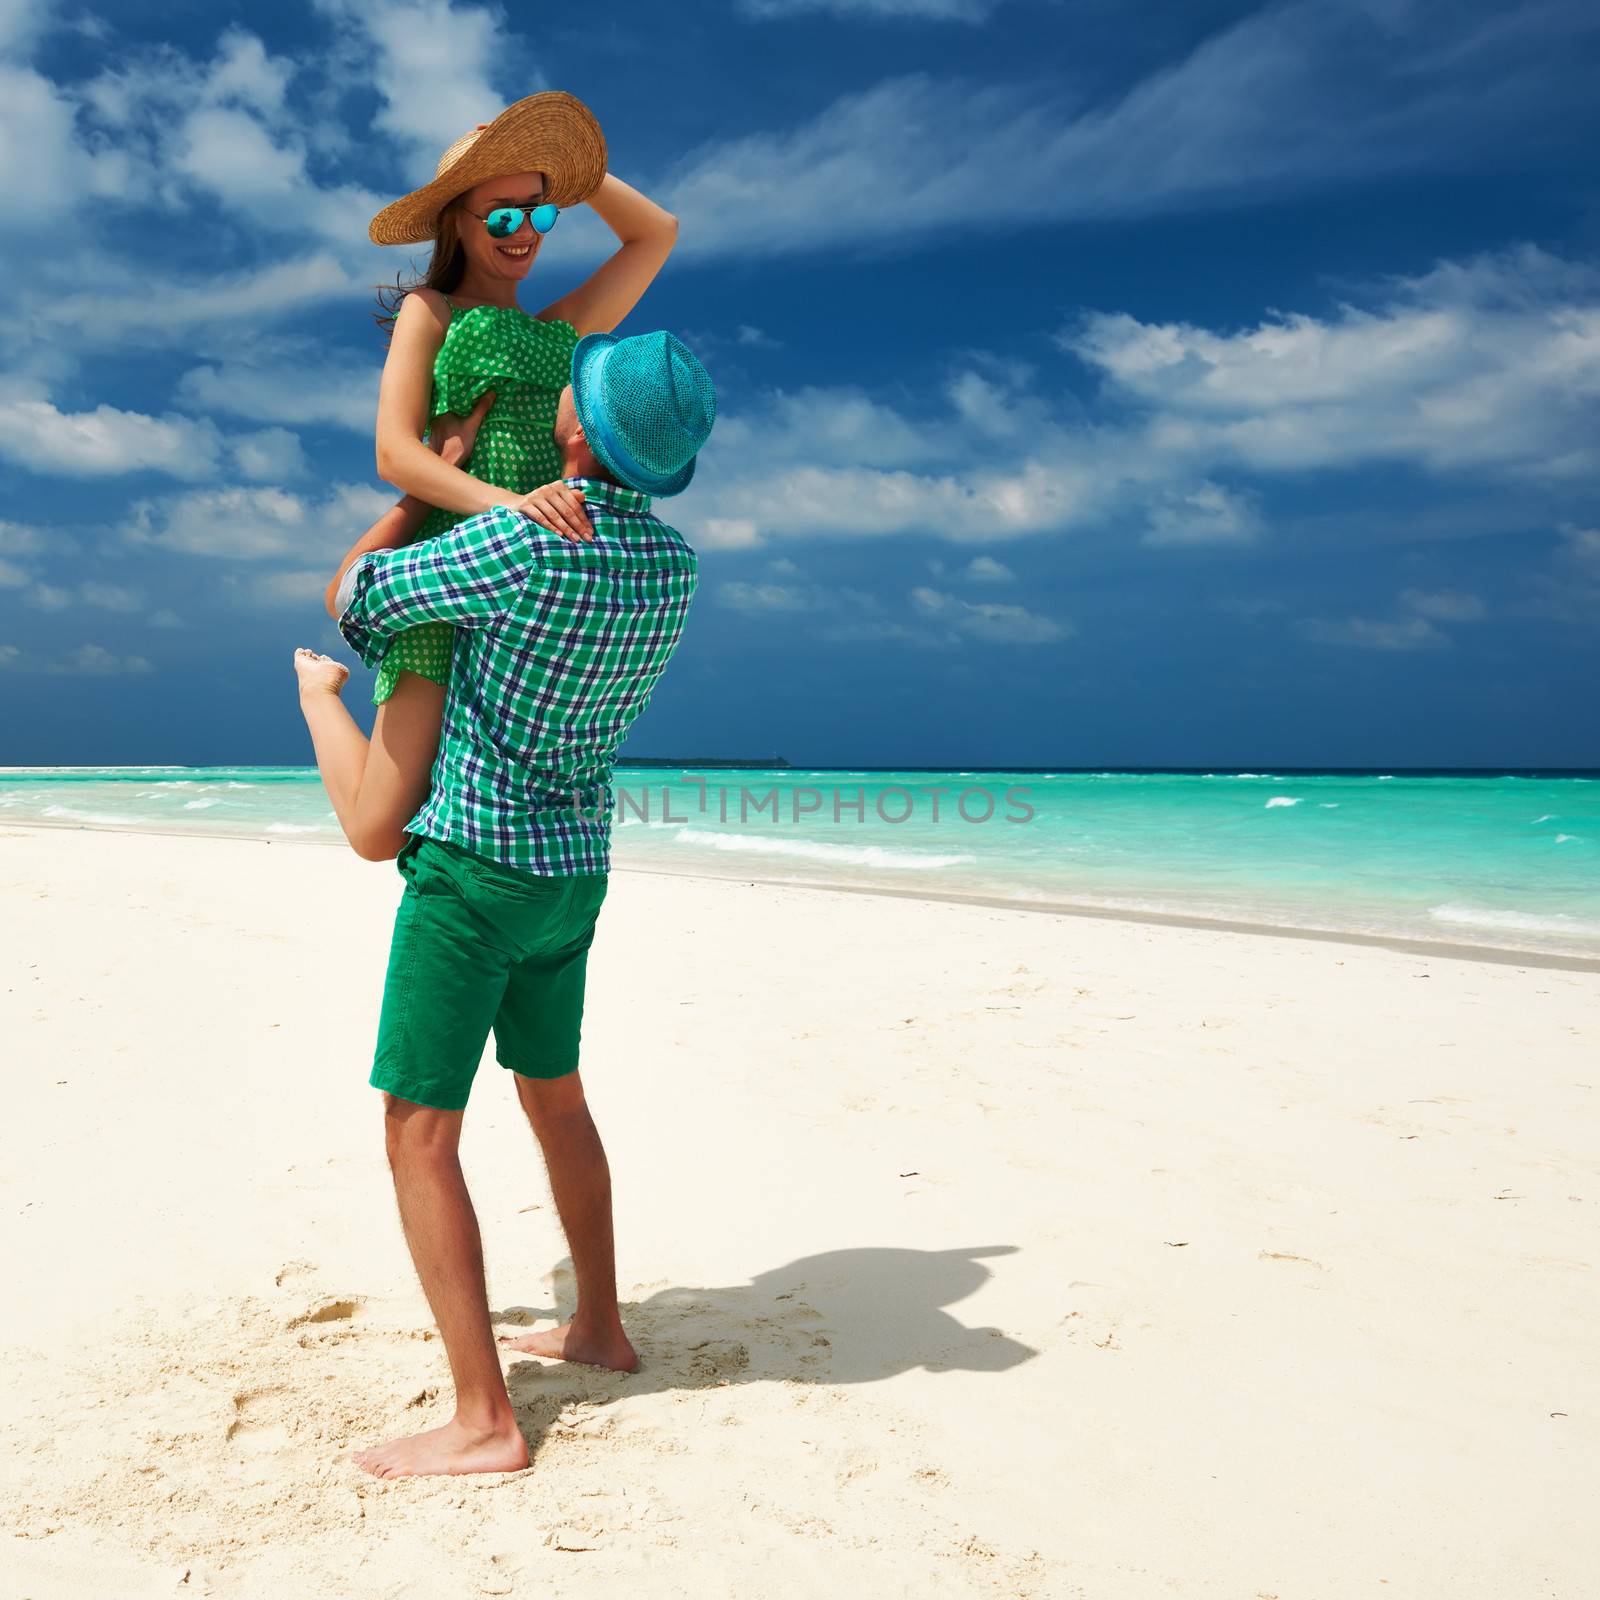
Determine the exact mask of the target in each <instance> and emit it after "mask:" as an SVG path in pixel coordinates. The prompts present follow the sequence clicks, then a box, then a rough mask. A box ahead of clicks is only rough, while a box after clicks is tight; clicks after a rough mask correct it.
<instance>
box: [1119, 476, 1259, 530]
mask: <svg viewBox="0 0 1600 1600" xmlns="http://www.w3.org/2000/svg"><path fill="white" fill-rule="evenodd" d="M1260 532H1261V521H1260V518H1259V517H1257V515H1256V513H1255V508H1254V507H1253V506H1252V505H1251V504H1250V501H1249V500H1248V498H1247V497H1246V496H1244V495H1241V494H1237V493H1233V492H1231V491H1229V490H1227V489H1224V488H1223V487H1222V486H1221V485H1220V484H1215V483H1202V484H1198V485H1196V486H1195V487H1194V488H1191V489H1186V490H1178V491H1174V492H1173V493H1171V494H1168V495H1166V496H1165V497H1163V498H1162V499H1160V500H1158V501H1157V502H1156V503H1155V504H1154V505H1153V506H1151V508H1150V525H1149V527H1148V528H1147V529H1146V530H1145V536H1144V540H1145V543H1146V544H1247V543H1249V541H1250V540H1252V539H1254V538H1256V537H1257V535H1258V534H1259V533H1260Z"/></svg>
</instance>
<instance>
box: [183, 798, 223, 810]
mask: <svg viewBox="0 0 1600 1600" xmlns="http://www.w3.org/2000/svg"><path fill="white" fill-rule="evenodd" d="M221 803H222V802H221V801H220V800H185V801H184V802H183V809H184V810H185V811H207V810H209V809H210V808H211V807H212V806H215V805H220V804H221Z"/></svg>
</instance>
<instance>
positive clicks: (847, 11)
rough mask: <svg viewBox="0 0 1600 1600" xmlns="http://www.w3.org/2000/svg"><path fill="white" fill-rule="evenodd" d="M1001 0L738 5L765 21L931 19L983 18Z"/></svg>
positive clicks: (750, 1) (805, 0)
mask: <svg viewBox="0 0 1600 1600" xmlns="http://www.w3.org/2000/svg"><path fill="white" fill-rule="evenodd" d="M999 4H1000V0H739V9H740V10H741V11H742V12H744V14H745V15H746V16H748V17H754V18H756V19H757V20H758V21H762V22H767V21H771V20H773V19H774V18H779V17H795V16H802V15H804V14H806V13H808V12H815V11H832V12H835V13H837V14H838V15H839V16H862V17H872V18H878V17H882V18H888V19H893V20H899V19H902V18H906V17H920V18H924V19H926V20H928V21H930V22H982V21H983V20H984V19H985V18H986V17H987V16H988V15H989V13H990V12H992V11H993V10H994V9H995V7H996V6H998V5H999Z"/></svg>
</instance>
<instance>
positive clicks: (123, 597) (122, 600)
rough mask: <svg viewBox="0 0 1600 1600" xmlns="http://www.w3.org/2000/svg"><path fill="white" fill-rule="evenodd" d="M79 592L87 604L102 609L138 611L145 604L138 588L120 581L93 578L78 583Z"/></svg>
mask: <svg viewBox="0 0 1600 1600" xmlns="http://www.w3.org/2000/svg"><path fill="white" fill-rule="evenodd" d="M78 593H79V595H80V596H82V598H83V602H84V604H85V605H90V606H98V607H99V608H100V609H101V610H102V611H122V612H131V611H137V610H139V608H140V607H141V606H143V604H144V600H143V597H142V596H141V595H140V594H139V591H138V590H137V589H129V588H127V587H125V586H124V585H123V584H120V583H101V582H96V581H95V580H93V579H91V580H89V581H87V582H85V583H80V584H79V585H78Z"/></svg>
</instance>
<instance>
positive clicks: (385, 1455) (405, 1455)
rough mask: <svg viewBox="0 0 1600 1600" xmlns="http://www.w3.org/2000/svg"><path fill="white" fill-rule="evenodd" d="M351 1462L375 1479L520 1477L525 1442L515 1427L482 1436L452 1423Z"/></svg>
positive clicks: (361, 1454)
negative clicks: (456, 1474) (476, 1474)
mask: <svg viewBox="0 0 1600 1600" xmlns="http://www.w3.org/2000/svg"><path fill="white" fill-rule="evenodd" d="M350 1459H351V1460H352V1461H354V1462H355V1464H356V1465H357V1466H358V1467H360V1468H361V1469H362V1470H363V1471H364V1472H370V1473H371V1474H372V1475H373V1477H375V1478H421V1477H428V1476H431V1475H434V1474H439V1473H451V1472H520V1471H521V1470H522V1469H523V1468H524V1467H525V1466H527V1464H528V1441H527V1440H526V1439H524V1438H523V1437H522V1434H521V1432H520V1431H519V1429H518V1428H517V1425H516V1424H515V1423H508V1424H507V1425H506V1426H505V1427H504V1428H501V1429H497V1430H495V1431H494V1432H491V1433H480V1432H477V1431H475V1430H473V1429H470V1428H467V1427H464V1426H463V1425H462V1424H461V1423H460V1422H458V1421H456V1420H454V1419H452V1420H451V1421H449V1422H447V1423H446V1424H445V1425H444V1426H443V1427H442V1428H430V1429H429V1430H428V1432H427V1433H413V1434H411V1435H410V1436H409V1437H407V1438H404V1439H391V1440H390V1441H389V1442H388V1443H387V1444H380V1445H377V1446H376V1447H375V1448H373V1449H371V1450H357V1451H355V1452H354V1453H353V1454H352V1455H351V1457H350Z"/></svg>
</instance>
